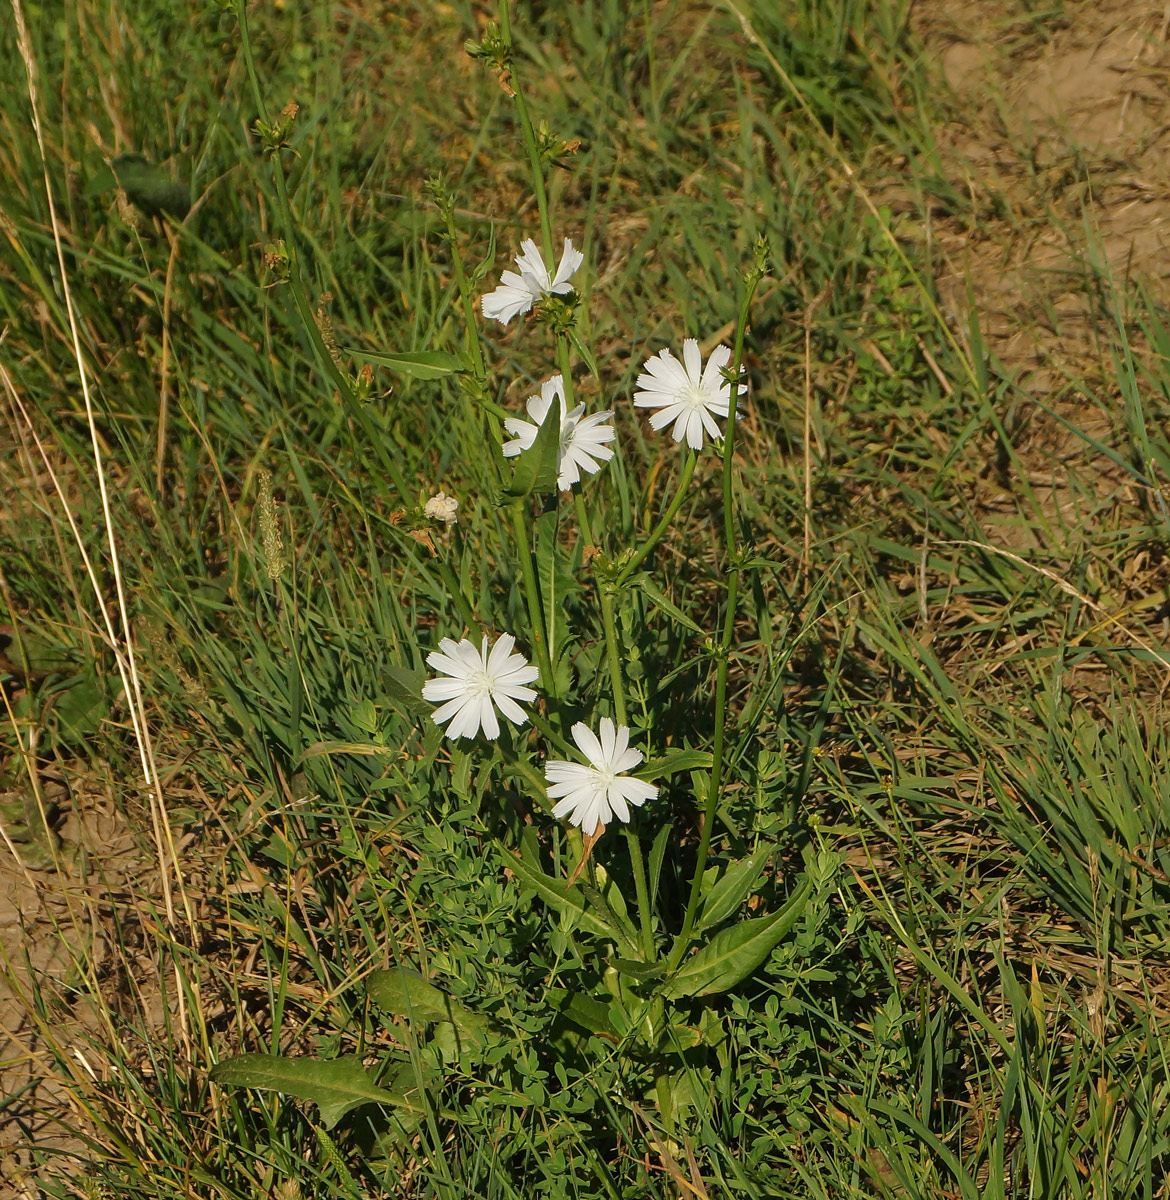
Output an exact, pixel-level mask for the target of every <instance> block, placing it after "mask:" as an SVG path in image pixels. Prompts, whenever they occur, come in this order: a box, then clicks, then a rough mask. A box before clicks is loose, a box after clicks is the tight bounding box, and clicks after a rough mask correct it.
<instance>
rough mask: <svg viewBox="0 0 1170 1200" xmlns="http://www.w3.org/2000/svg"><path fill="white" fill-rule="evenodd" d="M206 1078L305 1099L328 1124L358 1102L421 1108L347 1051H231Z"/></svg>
mask: <svg viewBox="0 0 1170 1200" xmlns="http://www.w3.org/2000/svg"><path fill="white" fill-rule="evenodd" d="M211 1079H212V1080H213V1081H214V1082H215V1083H218V1084H222V1085H223V1086H224V1087H248V1088H256V1089H257V1090H258V1091H262V1092H280V1093H282V1094H283V1095H286V1096H295V1097H296V1098H297V1099H298V1100H308V1101H310V1102H311V1103H313V1104H316V1105H317V1107H318V1108H319V1109H320V1110H321V1121H322V1123H323V1124H324V1126H325V1128H326V1129H332V1128H333V1126H334V1125H336V1124H337V1122H338V1121H340V1120H341V1118H342V1117H344V1116H345V1114H346V1113H347V1112H349V1111H350V1110H351V1109H355V1108H358V1107H359V1106H360V1105H362V1104H392V1105H394V1106H395V1107H396V1108H405V1109H407V1110H409V1111H410V1112H423V1111H424V1109H423V1107H422V1101H421V1099H420V1098H419V1097H418V1096H417V1093H416V1094H415V1095H414V1097H413V1098H411V1097H410V1096H409V1094H408V1092H407V1091H406V1090H395V1091H388V1090H387V1089H386V1088H381V1087H378V1086H377V1084H375V1083H373V1082H372V1080H371V1079H370V1076H369V1074H368V1072H367V1071H366V1069H365V1068H364V1067H363V1066H362V1060H361V1058H360V1057H359V1056H358V1055H356V1054H347V1055H345V1056H344V1057H343V1058H335V1059H333V1061H332V1062H321V1061H320V1060H319V1059H315V1058H284V1057H283V1056H281V1055H279V1054H237V1055H236V1056H235V1057H234V1058H228V1059H225V1060H224V1061H223V1062H221V1063H217V1064H216V1065H215V1066H214V1067H212V1068H211Z"/></svg>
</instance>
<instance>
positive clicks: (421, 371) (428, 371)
mask: <svg viewBox="0 0 1170 1200" xmlns="http://www.w3.org/2000/svg"><path fill="white" fill-rule="evenodd" d="M350 354H352V355H353V357H354V358H357V359H361V360H362V361H363V362H374V363H378V365H379V366H383V367H389V368H390V370H391V371H397V372H398V374H399V375H409V376H410V377H411V378H412V379H442V378H443V376H444V375H454V374H455V372H456V371H461V370H463V363H462V362H461V361H460V360H459V359H458V358H457V357H456V356H455V355H454V354H448V353H446V351H443V350H417V351H415V352H413V353H411V354H396V353H393V352H391V351H386V350H351V351H350Z"/></svg>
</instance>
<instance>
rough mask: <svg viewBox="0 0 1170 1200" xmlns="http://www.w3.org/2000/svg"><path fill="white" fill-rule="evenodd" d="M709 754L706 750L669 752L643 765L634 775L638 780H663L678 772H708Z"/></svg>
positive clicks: (709, 765)
mask: <svg viewBox="0 0 1170 1200" xmlns="http://www.w3.org/2000/svg"><path fill="white" fill-rule="evenodd" d="M710 769H711V754H710V752H709V751H707V750H670V751H668V752H667V753H666V754H664V755H663V756H662V757H661V758H654V759H651V760H650V761H649V762H647V763H644V764H643V766H642V768H641V770H638V771H635V772H634V774H635V775H636V776H637V777H638V778H639V779H665V778H666V777H667V776H668V775H677V774H678V772H679V771H695V770H698V771H709V770H710Z"/></svg>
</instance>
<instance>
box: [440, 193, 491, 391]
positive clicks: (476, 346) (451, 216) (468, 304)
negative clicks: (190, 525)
mask: <svg viewBox="0 0 1170 1200" xmlns="http://www.w3.org/2000/svg"><path fill="white" fill-rule="evenodd" d="M443 218H444V221H445V223H446V226H447V241H448V242H449V244H450V246H451V263H452V266H453V267H454V268H455V285H456V287H458V289H459V299H460V301H461V302H462V304H463V319H464V320H465V321H466V322H467V348H468V351H469V352H470V354H471V365H472V369H473V370H474V372H475V380H476V382H477V383H478V384H479V385H480V387H481V388H482V387H483V386H484V385H485V383H486V381H487V370H486V369H485V367H484V362H483V347H482V346H481V345H480V343H479V326H478V325H477V324H476V321H475V300H474V298H473V297H472V295H471V285H470V284H469V283H468V281H467V272H466V271H465V270H464V268H463V255H462V254H461V253H460V250H459V234H458V232H457V231H456V229H455V212H454V209H453V208H452V207H451V206H450V204H447V205H445V206H444V208H443Z"/></svg>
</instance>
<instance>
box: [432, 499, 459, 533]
mask: <svg viewBox="0 0 1170 1200" xmlns="http://www.w3.org/2000/svg"><path fill="white" fill-rule="evenodd" d="M458 511H459V501H458V500H456V499H455V497H454V496H448V495H447V493H446V492H436V493H435V494H434V495H433V496H432V497H431V498H430V499H429V500H428V501H427V503H426V507H425V508H424V509H423V513H424V514H425V515H426V516H428V517H430V518H431V519H432V520H434V521H442V522H443V523H444V524H446V525H454V524H455V522H456V521H458V520H459V518H458V517H457V516H456V515H455V514H456V513H457V512H458Z"/></svg>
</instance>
